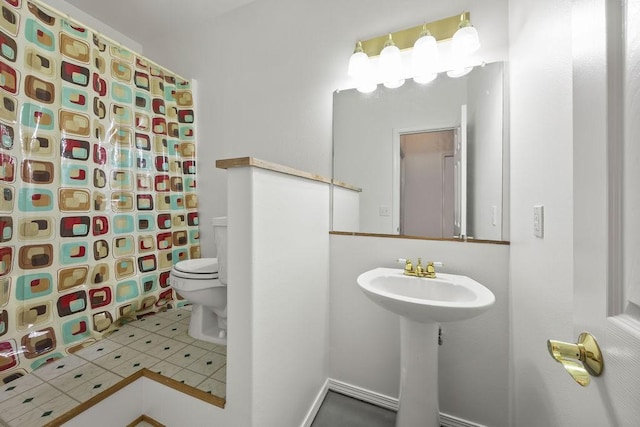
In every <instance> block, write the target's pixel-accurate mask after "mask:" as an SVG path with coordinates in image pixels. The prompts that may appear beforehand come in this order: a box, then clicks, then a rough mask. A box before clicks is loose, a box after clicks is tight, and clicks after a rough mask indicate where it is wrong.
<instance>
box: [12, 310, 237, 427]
mask: <svg viewBox="0 0 640 427" xmlns="http://www.w3.org/2000/svg"><path fill="white" fill-rule="evenodd" d="M189 308H190V307H185V308H177V309H172V310H168V311H166V312H162V313H158V314H156V315H153V316H148V317H144V318H142V319H140V320H137V321H134V322H131V323H127V324H125V325H123V326H120V327H119V328H118V329H116V330H114V331H113V333H111V334H110V335H108V336H107V337H106V338H104V339H102V340H99V341H98V342H96V343H95V344H93V345H91V346H89V347H86V348H84V349H82V350H80V351H78V352H76V353H75V354H73V355H70V356H67V357H64V358H62V359H59V360H56V361H55V362H53V363H50V364H47V365H44V366H42V367H41V368H39V369H37V370H35V371H33V372H32V373H31V374H29V375H25V376H24V377H22V378H19V379H17V380H15V381H12V382H10V383H8V384H5V385H3V386H2V388H0V426H9V427H14V426H15V427H18V426H20V427H40V426H43V425H45V424H46V423H48V422H50V421H52V420H54V419H55V418H57V417H59V416H60V415H62V414H64V413H65V412H67V411H69V410H70V409H72V408H74V407H75V406H77V405H78V404H80V403H82V402H85V401H87V400H89V399H90V398H91V397H93V396H95V395H96V394H98V393H100V392H102V391H104V390H106V389H107V388H109V387H111V386H112V385H114V384H116V383H117V382H119V381H120V380H122V379H123V378H126V377H127V376H129V375H131V374H133V373H135V372H136V371H138V370H140V369H142V368H147V369H149V370H151V371H153V372H157V373H159V374H161V375H164V376H166V377H169V378H173V379H175V380H177V381H180V382H182V383H184V384H187V385H189V386H192V387H195V388H197V389H200V390H203V391H205V392H209V393H211V394H214V395H216V396H220V397H225V396H226V376H227V372H226V366H227V365H226V364H227V356H226V352H227V349H226V347H225V346H221V345H217V344H212V343H208V342H204V341H199V340H196V339H193V338H191V337H190V336H189V335H188V334H187V329H188V326H189V320H190V316H191V311H190V310H189ZM132 421H133V420H132Z"/></svg>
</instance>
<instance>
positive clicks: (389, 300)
mask: <svg viewBox="0 0 640 427" xmlns="http://www.w3.org/2000/svg"><path fill="white" fill-rule="evenodd" d="M357 281H358V285H359V286H360V289H362V291H363V292H364V293H365V294H366V295H367V296H368V297H369V298H370V299H371V300H372V301H373V302H375V303H376V304H378V305H380V306H381V307H383V308H385V309H387V310H389V311H391V312H393V313H396V314H398V315H400V345H401V352H400V365H401V372H400V399H399V401H400V406H399V409H398V416H397V418H396V426H397V427H415V426H420V427H438V426H439V425H440V419H439V414H440V411H439V408H438V328H439V323H440V322H455V321H459V320H465V319H470V318H472V317H475V316H478V315H480V314H482V313H484V312H485V311H486V310H488V309H489V308H490V307H491V306H492V305H493V303H494V302H495V296H494V295H493V293H492V292H491V291H490V290H489V289H487V288H485V287H484V286H482V285H481V284H480V283H478V282H476V281H475V280H473V279H470V278H469V277H466V276H459V275H456V274H444V273H438V275H437V277H436V278H433V279H430V278H421V277H410V276H405V275H404V274H403V270H401V269H397V268H375V269H373V270H370V271H367V272H365V273H363V274H361V275H360V276H358V279H357Z"/></svg>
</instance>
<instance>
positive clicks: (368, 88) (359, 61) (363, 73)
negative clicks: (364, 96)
mask: <svg viewBox="0 0 640 427" xmlns="http://www.w3.org/2000/svg"><path fill="white" fill-rule="evenodd" d="M347 74H348V75H349V76H350V77H353V78H354V80H355V82H356V88H357V90H358V91H359V92H362V93H370V92H373V91H374V90H376V87H377V85H376V84H375V83H374V81H373V67H372V65H371V60H370V59H369V57H368V56H367V54H366V53H365V52H364V49H363V48H362V42H358V43H357V44H356V48H355V50H354V51H353V54H352V55H351V58H349V69H348V71H347Z"/></svg>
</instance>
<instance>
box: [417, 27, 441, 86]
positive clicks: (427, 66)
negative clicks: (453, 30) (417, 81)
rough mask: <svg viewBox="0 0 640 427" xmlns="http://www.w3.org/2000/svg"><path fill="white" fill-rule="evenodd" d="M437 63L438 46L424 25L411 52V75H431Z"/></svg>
mask: <svg viewBox="0 0 640 427" xmlns="http://www.w3.org/2000/svg"><path fill="white" fill-rule="evenodd" d="M437 62H438V45H437V43H436V39H435V37H433V36H432V35H431V33H430V32H429V30H427V28H426V25H425V26H424V27H423V30H422V32H421V33H420V36H419V37H418V40H416V42H415V43H414V45H413V51H412V52H411V63H412V64H411V65H412V74H413V75H414V76H422V75H428V74H433V73H434V72H435V70H436V68H437V66H436V65H437Z"/></svg>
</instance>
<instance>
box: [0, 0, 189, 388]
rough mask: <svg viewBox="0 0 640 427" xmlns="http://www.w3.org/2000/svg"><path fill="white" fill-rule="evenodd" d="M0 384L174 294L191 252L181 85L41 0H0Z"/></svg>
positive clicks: (185, 90) (185, 105) (165, 303)
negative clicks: (175, 268) (177, 266)
mask: <svg viewBox="0 0 640 427" xmlns="http://www.w3.org/2000/svg"><path fill="white" fill-rule="evenodd" d="M0 4H1V8H2V16H1V18H0V137H1V143H0V380H2V382H3V383H7V382H9V381H12V380H13V379H16V378H19V377H20V376H22V375H24V374H26V373H27V372H30V371H32V370H34V369H36V368H38V367H39V366H41V365H43V364H45V363H47V362H49V361H52V360H56V359H58V358H61V357H63V356H65V355H67V354H70V353H73V352H74V351H76V350H78V349H81V348H83V347H84V346H86V345H87V344H89V343H91V342H93V341H95V340H96V339H99V337H100V336H101V335H102V334H103V333H104V332H105V331H107V330H108V329H109V328H110V327H111V326H112V324H113V323H114V322H115V321H116V320H117V319H118V318H121V317H125V316H126V317H131V316H141V315H144V314H147V313H149V312H152V311H158V310H160V309H163V308H164V307H170V306H176V305H180V304H184V303H185V301H180V300H177V299H175V297H176V296H175V295H174V294H173V291H172V289H171V288H170V287H169V284H168V280H167V279H168V277H169V272H170V269H171V267H172V265H173V264H174V263H175V262H177V261H180V260H184V259H189V258H199V256H200V246H199V242H198V238H199V233H198V212H197V198H196V192H195V188H196V181H195V177H196V161H195V151H196V150H195V147H196V146H195V137H194V127H193V123H194V104H193V96H192V92H191V85H190V82H188V81H185V80H183V79H181V78H179V77H178V76H176V75H175V74H173V73H171V72H169V71H167V70H165V69H163V68H161V67H159V66H157V65H155V64H153V63H151V62H150V61H148V60H146V59H145V58H143V57H141V56H139V55H136V54H135V53H133V52H131V51H130V50H127V49H126V48H123V47H122V46H119V45H116V44H115V43H113V42H111V41H109V40H108V39H106V38H105V37H103V36H101V35H100V34H98V33H97V32H95V31H92V30H91V29H89V28H86V27H84V26H82V25H80V24H78V23H76V22H74V21H71V20H70V18H67V17H63V16H59V15H58V13H57V12H55V11H53V10H51V9H48V8H47V7H46V6H45V5H43V4H41V3H36V2H29V1H26V0H2V1H1V2H0Z"/></svg>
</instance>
